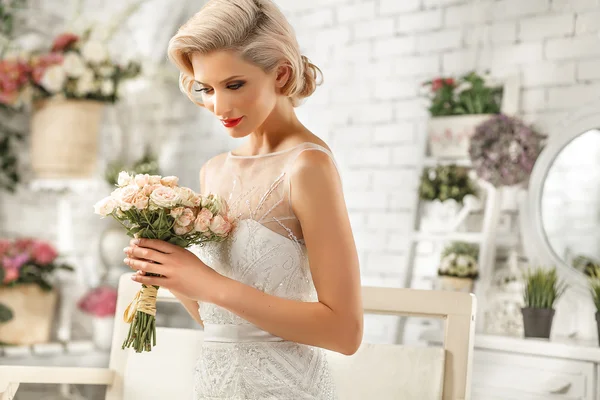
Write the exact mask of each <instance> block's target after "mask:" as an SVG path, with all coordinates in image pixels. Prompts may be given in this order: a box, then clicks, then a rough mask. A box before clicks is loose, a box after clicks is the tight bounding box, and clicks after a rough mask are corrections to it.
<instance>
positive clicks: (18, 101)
mask: <svg viewBox="0 0 600 400" xmlns="http://www.w3.org/2000/svg"><path fill="white" fill-rule="evenodd" d="M90 34H91V32H90V31H87V32H85V33H84V35H83V36H78V35H75V34H73V33H63V34H61V35H59V36H58V37H56V38H55V39H54V41H53V43H52V46H51V48H49V49H47V50H45V51H39V52H36V53H33V54H31V55H28V54H14V55H11V56H7V57H5V58H4V59H2V60H0V103H2V104H4V105H7V106H10V107H14V108H19V107H21V106H27V105H29V104H30V103H31V102H32V101H35V100H39V99H47V98H66V99H85V100H96V101H101V102H108V103H114V102H116V101H117V99H118V86H119V84H120V83H121V82H122V81H124V80H126V79H131V78H134V77H136V76H137V75H139V73H140V70H141V68H140V65H139V63H137V62H133V61H130V62H129V63H128V64H127V65H126V66H121V65H118V64H116V63H114V62H113V61H111V60H110V58H109V54H108V50H107V46H106V45H105V44H104V43H101V42H98V41H94V40H92V39H90Z"/></svg>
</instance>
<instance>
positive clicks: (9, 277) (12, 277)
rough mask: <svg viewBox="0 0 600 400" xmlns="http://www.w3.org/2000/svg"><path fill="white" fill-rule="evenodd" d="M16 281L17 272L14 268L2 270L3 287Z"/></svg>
mask: <svg viewBox="0 0 600 400" xmlns="http://www.w3.org/2000/svg"><path fill="white" fill-rule="evenodd" d="M17 279H19V270H18V269H15V268H5V269H4V279H3V280H2V283H3V284H4V285H7V284H9V283H11V282H13V281H16V280H17Z"/></svg>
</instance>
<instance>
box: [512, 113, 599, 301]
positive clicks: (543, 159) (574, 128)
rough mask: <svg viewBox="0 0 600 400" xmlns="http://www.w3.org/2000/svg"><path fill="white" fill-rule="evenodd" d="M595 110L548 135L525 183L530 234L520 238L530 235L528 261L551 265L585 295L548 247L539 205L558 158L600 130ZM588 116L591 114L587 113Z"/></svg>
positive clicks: (584, 284)
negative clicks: (574, 142)
mask: <svg viewBox="0 0 600 400" xmlns="http://www.w3.org/2000/svg"><path fill="white" fill-rule="evenodd" d="M597 110H598V109H596V113H595V114H591V115H590V114H586V115H584V116H581V117H579V118H573V119H572V120H571V122H572V123H569V124H559V127H557V128H555V129H553V131H552V132H551V134H550V136H549V138H548V142H547V143H546V146H545V147H544V149H543V150H542V152H541V153H540V155H539V157H538V159H537V160H536V162H535V165H534V166H533V170H532V172H531V177H530V180H529V188H528V189H529V190H528V196H527V197H528V201H527V203H528V204H527V209H528V214H529V216H528V217H529V218H528V219H529V220H530V221H531V222H532V226H531V230H530V231H529V232H522V234H523V235H528V234H529V235H531V245H532V249H531V251H532V252H533V254H531V255H530V256H529V258H530V260H531V261H532V262H538V263H540V264H542V265H543V266H548V267H551V266H553V265H555V266H556V269H557V272H562V275H564V277H565V278H566V279H567V280H568V281H569V283H570V284H572V285H573V288H574V289H575V288H578V289H582V290H585V291H586V293H587V291H588V288H589V284H588V281H587V278H586V276H585V275H584V274H583V273H582V272H579V271H577V270H576V269H574V268H573V267H571V266H569V265H568V264H567V263H566V262H565V261H564V260H563V259H562V258H560V257H559V255H558V254H557V253H556V251H554V249H553V248H552V246H551V245H550V242H549V240H548V237H547V236H546V234H545V232H544V226H543V221H542V212H541V211H542V210H541V205H542V192H543V189H544V182H545V180H546V177H547V175H548V171H549V170H550V168H551V166H552V164H553V162H554V160H555V159H556V157H557V156H558V154H559V153H560V152H561V151H562V149H563V148H564V147H565V146H567V145H568V144H569V143H570V142H571V141H572V140H573V139H575V138H577V137H578V136H580V135H582V134H583V133H585V132H588V131H590V130H592V129H599V128H600V112H598V111H597ZM590 112H593V111H592V110H590ZM526 218H527V217H526ZM524 241H526V240H524Z"/></svg>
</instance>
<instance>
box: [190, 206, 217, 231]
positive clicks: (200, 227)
mask: <svg viewBox="0 0 600 400" xmlns="http://www.w3.org/2000/svg"><path fill="white" fill-rule="evenodd" d="M212 217H213V214H212V213H211V212H210V210H209V209H208V208H204V209H202V211H200V212H199V213H198V216H197V217H196V221H194V229H195V230H196V231H197V232H207V231H208V229H209V228H210V221H211V220H212Z"/></svg>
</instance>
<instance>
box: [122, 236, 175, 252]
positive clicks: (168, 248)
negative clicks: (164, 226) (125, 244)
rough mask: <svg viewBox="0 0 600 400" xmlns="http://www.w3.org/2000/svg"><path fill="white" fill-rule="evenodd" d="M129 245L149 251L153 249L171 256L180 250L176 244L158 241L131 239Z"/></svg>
mask: <svg viewBox="0 0 600 400" xmlns="http://www.w3.org/2000/svg"><path fill="white" fill-rule="evenodd" d="M136 241H137V242H136ZM129 244H130V246H139V247H145V248H148V249H153V250H156V251H159V252H161V253H164V254H171V253H174V252H175V251H177V250H178V249H179V247H177V246H175V245H174V244H171V243H169V242H165V241H164V240H158V239H131V241H130V242H129Z"/></svg>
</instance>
